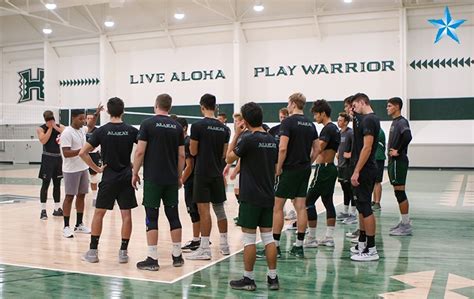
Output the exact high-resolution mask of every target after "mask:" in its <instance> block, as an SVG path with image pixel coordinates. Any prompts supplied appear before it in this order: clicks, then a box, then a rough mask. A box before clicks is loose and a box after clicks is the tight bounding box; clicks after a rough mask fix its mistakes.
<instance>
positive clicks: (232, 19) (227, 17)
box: [192, 0, 234, 21]
mask: <svg viewBox="0 0 474 299" xmlns="http://www.w3.org/2000/svg"><path fill="white" fill-rule="evenodd" d="M192 1H193V3H194V4H196V5H198V6H201V7H204V8H206V9H208V10H210V11H212V12H213V13H215V14H217V15H220V16H221V17H224V18H226V19H227V20H229V21H234V18H232V17H229V16H228V15H226V14H225V13H222V12H220V11H218V10H216V9H214V8H212V7H211V6H210V5H209V3H206V4H203V3H201V2H199V1H198V0H192Z"/></svg>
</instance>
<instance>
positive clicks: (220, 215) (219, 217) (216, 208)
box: [212, 202, 227, 220]
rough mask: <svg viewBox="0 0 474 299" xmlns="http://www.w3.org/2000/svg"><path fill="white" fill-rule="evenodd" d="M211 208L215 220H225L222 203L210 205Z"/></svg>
mask: <svg viewBox="0 0 474 299" xmlns="http://www.w3.org/2000/svg"><path fill="white" fill-rule="evenodd" d="M212 208H213V209H214V213H215V214H216V217H217V220H223V219H226V218H227V216H226V214H225V209H224V203H223V202H222V203H216V204H214V203H213V204H212Z"/></svg>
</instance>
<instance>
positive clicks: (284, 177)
mask: <svg viewBox="0 0 474 299" xmlns="http://www.w3.org/2000/svg"><path fill="white" fill-rule="evenodd" d="M310 176H311V167H309V168H305V169H294V170H283V172H282V173H281V175H280V176H279V177H277V179H276V182H275V196H276V197H279V198H285V199H295V198H296V197H304V198H306V193H307V192H308V182H309V177H310Z"/></svg>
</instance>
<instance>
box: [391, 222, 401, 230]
mask: <svg viewBox="0 0 474 299" xmlns="http://www.w3.org/2000/svg"><path fill="white" fill-rule="evenodd" d="M400 225H402V222H401V221H400V222H398V223H397V225H395V226H392V227H391V228H390V231H392V230H396V229H398V228H399V227H400Z"/></svg>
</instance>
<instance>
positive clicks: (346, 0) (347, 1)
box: [344, 0, 352, 3]
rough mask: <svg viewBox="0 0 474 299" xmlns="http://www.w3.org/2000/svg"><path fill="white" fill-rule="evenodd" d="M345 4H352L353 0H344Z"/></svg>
mask: <svg viewBox="0 0 474 299" xmlns="http://www.w3.org/2000/svg"><path fill="white" fill-rule="evenodd" d="M344 3H352V0H344Z"/></svg>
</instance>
